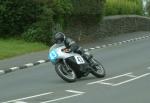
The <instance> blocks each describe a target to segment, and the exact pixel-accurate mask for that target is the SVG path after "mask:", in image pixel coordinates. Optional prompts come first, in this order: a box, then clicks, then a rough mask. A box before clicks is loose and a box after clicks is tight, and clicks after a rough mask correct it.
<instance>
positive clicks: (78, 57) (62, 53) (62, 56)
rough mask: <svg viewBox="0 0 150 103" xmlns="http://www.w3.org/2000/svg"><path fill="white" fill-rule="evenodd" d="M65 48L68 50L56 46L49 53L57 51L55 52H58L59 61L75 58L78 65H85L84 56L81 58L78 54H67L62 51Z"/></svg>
mask: <svg viewBox="0 0 150 103" xmlns="http://www.w3.org/2000/svg"><path fill="white" fill-rule="evenodd" d="M55 47H56V48H55ZM64 48H66V47H65V46H64V45H60V47H59V46H58V45H57V46H56V45H54V46H53V47H52V48H51V49H50V51H49V52H51V51H52V50H55V52H57V59H66V58H69V57H75V60H76V62H77V64H84V63H85V61H84V59H83V58H82V56H80V55H79V54H77V53H73V52H70V53H65V52H63V51H62V49H64Z"/></svg>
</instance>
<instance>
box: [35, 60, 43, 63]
mask: <svg viewBox="0 0 150 103" xmlns="http://www.w3.org/2000/svg"><path fill="white" fill-rule="evenodd" d="M37 62H38V63H45V60H39V61H37Z"/></svg>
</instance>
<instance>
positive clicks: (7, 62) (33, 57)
mask: <svg viewBox="0 0 150 103" xmlns="http://www.w3.org/2000/svg"><path fill="white" fill-rule="evenodd" d="M149 33H150V32H148V31H147V32H146V31H141V32H134V33H127V34H120V35H118V36H113V37H108V38H105V39H97V40H95V42H90V41H89V42H88V43H86V44H80V45H81V46H83V47H84V48H92V47H96V46H102V45H105V44H112V43H117V42H121V41H125V40H129V39H132V38H136V37H142V36H147V35H150V34H149ZM92 41H93V40H92ZM48 52H49V50H44V51H40V52H33V53H29V54H25V55H21V56H16V57H13V58H8V59H4V60H0V70H7V69H9V68H12V67H18V66H24V65H25V64H30V63H36V62H38V61H42V60H47V58H48Z"/></svg>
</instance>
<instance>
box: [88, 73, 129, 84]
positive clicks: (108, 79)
mask: <svg viewBox="0 0 150 103" xmlns="http://www.w3.org/2000/svg"><path fill="white" fill-rule="evenodd" d="M128 74H132V72H130V73H126V74H122V75H118V76H115V77H111V78H107V79H103V80H100V81H95V82H91V83H87V85H92V84H96V83H101V82H104V81H107V80H111V79H116V78H119V77H123V76H127V75H128Z"/></svg>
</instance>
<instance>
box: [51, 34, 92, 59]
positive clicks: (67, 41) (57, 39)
mask: <svg viewBox="0 0 150 103" xmlns="http://www.w3.org/2000/svg"><path fill="white" fill-rule="evenodd" d="M54 43H55V44H62V43H64V45H65V46H66V48H68V49H70V50H71V51H73V52H74V53H78V54H80V55H81V56H82V57H83V58H84V59H86V60H89V59H91V58H92V55H91V54H87V53H86V52H85V51H84V49H83V48H82V47H81V46H79V45H78V44H77V43H76V42H75V41H74V40H72V39H71V38H69V37H66V36H65V34H64V33H62V32H58V33H56V34H55V36H54Z"/></svg>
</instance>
